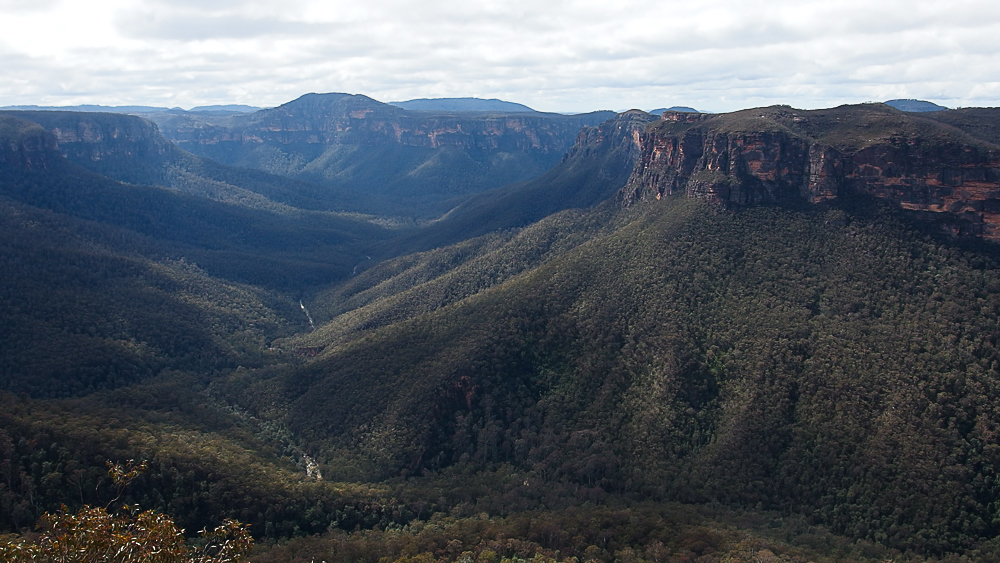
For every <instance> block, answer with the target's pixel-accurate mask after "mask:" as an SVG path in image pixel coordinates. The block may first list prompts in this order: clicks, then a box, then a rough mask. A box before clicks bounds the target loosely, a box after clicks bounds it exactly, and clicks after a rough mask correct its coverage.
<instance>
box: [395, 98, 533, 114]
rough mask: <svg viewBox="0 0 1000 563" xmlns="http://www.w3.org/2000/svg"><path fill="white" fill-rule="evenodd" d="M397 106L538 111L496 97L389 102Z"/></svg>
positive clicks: (490, 110)
mask: <svg viewBox="0 0 1000 563" xmlns="http://www.w3.org/2000/svg"><path fill="white" fill-rule="evenodd" d="M389 105H393V106H396V107H399V108H403V109H408V110H413V111H479V112H484V111H488V112H503V113H538V112H537V111H535V110H533V109H531V108H529V107H528V106H526V105H524V104H516V103H514V102H505V101H503V100H498V99H496V98H493V99H489V100H484V99H482V98H419V99H416V100H407V101H405V102H389Z"/></svg>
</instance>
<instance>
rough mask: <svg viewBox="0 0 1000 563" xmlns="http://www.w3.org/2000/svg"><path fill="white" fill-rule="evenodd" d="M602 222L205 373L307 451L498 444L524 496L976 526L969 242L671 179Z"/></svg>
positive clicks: (979, 333)
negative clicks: (734, 204)
mask: <svg viewBox="0 0 1000 563" xmlns="http://www.w3.org/2000/svg"><path fill="white" fill-rule="evenodd" d="M874 208H875V209H877V208H878V206H877V205H876V206H874ZM580 220H581V219H580V218H575V219H574V218H572V217H563V218H561V219H557V218H552V219H551V220H550V222H551V221H559V222H562V223H563V231H564V232H576V229H574V228H573V222H579V221H580ZM617 221H621V223H619V224H618V225H617V226H616V228H614V229H613V230H612V231H611V232H607V231H604V232H603V233H601V232H598V233H596V234H597V236H596V237H594V238H592V239H591V240H589V241H587V242H584V243H583V244H577V245H568V248H567V249H566V250H565V251H563V252H562V253H559V254H557V255H555V256H551V257H549V259H547V260H543V261H542V263H541V264H540V265H539V266H537V267H534V268H530V269H529V270H528V271H526V272H525V273H522V274H520V275H518V276H514V277H512V278H510V279H508V280H507V281H504V282H503V283H498V284H496V285H493V286H491V287H489V288H486V289H483V290H481V291H479V292H477V293H475V294H474V295H472V296H470V297H467V298H465V299H460V300H458V301H457V302H454V303H452V304H450V305H446V306H444V307H441V308H439V309H436V310H434V311H432V312H427V313H423V314H419V315H416V316H408V317H407V316H404V317H403V318H400V319H399V320H398V321H397V322H393V323H390V324H388V325H383V327H382V328H369V327H366V326H365V325H360V326H358V328H357V329H355V331H354V332H353V333H351V334H347V335H345V334H344V333H343V332H328V331H327V332H323V331H320V332H318V333H317V336H316V337H309V338H308V339H305V340H303V341H302V343H303V345H311V346H313V347H315V346H317V345H318V346H320V347H322V346H323V345H324V342H323V341H322V338H323V335H324V334H325V335H327V336H326V337H327V338H330V340H329V341H328V342H329V345H327V346H326V348H325V349H324V350H323V351H322V353H321V354H320V355H319V356H318V357H317V358H316V359H314V360H312V361H310V362H308V363H307V364H306V365H305V366H302V367H296V368H294V369H292V368H288V369H277V370H273V369H272V370H267V371H264V372H261V373H260V374H257V375H250V376H241V377H239V378H232V379H230V380H227V381H226V382H225V383H223V382H219V383H217V385H218V386H219V387H218V389H219V390H220V392H221V393H222V394H223V395H224V396H227V397H230V400H232V401H234V402H235V403H236V404H238V405H240V408H245V409H248V410H249V411H250V412H252V413H254V414H255V416H261V417H266V418H270V419H272V420H275V421H281V422H283V423H286V424H288V425H289V427H290V429H291V430H292V431H293V432H294V433H295V434H296V435H298V436H301V437H302V439H303V440H305V441H306V442H307V443H308V444H309V447H310V448H311V449H312V451H313V452H314V455H315V457H316V459H317V461H318V462H319V463H320V466H321V467H322V468H323V471H324V475H330V476H337V475H340V476H341V477H342V478H347V479H358V478H362V477H363V476H372V475H381V476H383V477H388V476H391V475H398V474H403V475H412V474H421V473H424V474H426V473H428V472H435V471H444V470H446V469H448V468H452V467H461V466H471V467H474V468H478V469H480V470H489V469H491V468H492V469H494V470H495V469H499V468H500V467H501V466H503V465H504V464H510V465H511V466H512V467H513V468H514V469H515V470H516V471H518V472H520V473H521V474H523V475H525V478H526V479H527V481H526V482H528V483H531V482H537V483H539V487H540V488H538V489H537V490H536V489H534V488H533V487H532V486H530V485H526V486H524V487H517V489H516V494H518V495H521V496H522V497H523V498H524V499H525V502H528V503H529V504H528V505H529V506H535V504H532V503H543V502H547V501H544V500H543V499H545V498H547V497H546V496H545V495H550V494H555V495H556V496H558V495H559V494H560V493H559V492H558V491H564V492H563V493H561V494H571V493H570V491H580V490H591V491H594V492H593V493H592V494H598V493H602V494H606V493H615V492H617V493H626V492H636V493H638V492H641V493H643V494H644V495H647V496H652V497H654V498H661V499H664V498H672V499H679V500H686V501H697V502H706V501H715V502H723V503H735V504H739V505H747V506H754V505H758V503H759V505H760V506H763V507H765V508H768V507H770V508H773V509H784V510H793V511H795V512H800V513H804V514H807V515H809V516H810V517H811V518H814V519H815V521H817V522H822V523H824V524H825V525H828V526H831V527H833V528H834V529H836V530H838V531H840V532H843V533H846V534H848V535H851V536H854V537H861V538H867V539H869V540H873V541H880V542H886V543H887V544H888V545H891V546H895V547H900V548H903V549H906V548H912V549H917V550H920V551H931V552H937V551H939V550H944V549H956V548H959V549H962V548H968V547H973V546H975V545H977V544H979V543H981V542H983V541H985V540H986V539H988V538H991V537H993V535H994V534H995V533H996V532H995V530H994V528H993V526H994V524H992V523H991V516H990V510H991V509H990V508H989V507H990V506H992V503H994V502H996V500H994V497H993V496H991V495H993V494H994V493H992V492H991V490H992V489H990V488H989V485H987V483H989V482H991V477H990V475H992V467H993V464H994V463H995V462H996V460H993V459H992V457H990V456H992V455H993V453H992V452H994V451H995V450H994V448H993V447H992V446H990V445H989V444H991V443H992V442H991V441H990V440H991V438H989V436H990V435H989V434H988V433H989V432H990V430H989V428H992V427H993V425H995V424H997V423H998V421H997V419H996V416H997V415H996V414H994V413H993V409H992V406H991V405H992V404H994V402H995V400H996V390H995V389H994V383H995V378H994V377H993V376H994V374H995V372H994V366H993V362H994V361H995V358H996V350H995V348H994V347H993V344H992V341H993V340H992V339H993V338H995V336H996V335H997V334H998V330H1000V329H998V327H997V326H996V319H997V316H996V314H995V313H996V312H997V308H998V307H1000V302H998V301H997V300H998V296H997V292H996V289H997V288H1000V279H997V274H996V270H995V264H994V263H993V262H992V261H988V262H983V261H982V260H983V258H981V257H977V256H974V255H963V254H962V253H958V252H956V251H954V250H952V249H949V248H947V247H943V246H939V245H938V244H937V243H934V242H932V241H930V240H922V239H921V238H920V237H919V236H917V235H915V233H912V232H911V231H908V230H907V228H906V227H904V226H902V225H901V224H900V223H899V219H897V218H894V217H893V215H892V213H890V212H888V211H880V212H874V213H873V212H867V211H862V210H858V209H853V210H851V211H850V213H847V212H844V211H841V210H831V211H820V210H817V211H815V212H801V211H788V210H781V209H777V208H767V207H757V208H751V209H749V210H745V211H741V212H739V213H731V212H723V213H719V212H717V211H713V210H712V208H711V207H710V206H708V205H706V204H704V203H700V202H698V201H697V200H684V199H678V198H676V197H674V198H669V199H668V200H666V201H661V202H657V203H653V204H646V205H643V206H642V209H637V210H635V211H632V212H630V213H629V214H628V215H627V216H626V217H622V218H619V219H618V220H617ZM567 223H568V224H567ZM984 267H986V268H987V269H983V268H984ZM468 271H469V272H470V273H471V272H472V270H468ZM427 283H428V284H429V283H432V282H427ZM463 283H466V279H463V274H462V271H458V272H457V273H456V275H453V276H450V277H449V278H448V280H447V283H445V284H444V285H445V287H444V288H442V289H443V290H444V293H445V294H447V293H448V292H449V290H452V291H454V290H456V289H458V288H460V287H461V286H462V284H463ZM418 294H419V293H418ZM411 295H413V294H412V293H411ZM385 298H386V299H391V296H389V297H385ZM983 311H989V312H987V313H983ZM337 322H339V321H337ZM331 326H333V325H331ZM323 330H324V331H326V330H327V329H326V328H324V329H323ZM289 345H291V346H294V345H295V344H289ZM386 350H391V351H392V353H391V354H385V353H384V351H386ZM944 468H947V469H944ZM942 470H943V473H941V472H940V471H942ZM542 483H545V485H544V486H542V485H541V484H542ZM848 490H850V491H853V493H852V494H851V495H850V496H843V491H848ZM956 491H963V492H962V493H959V494H956ZM871 507H880V508H878V509H876V510H873V509H872V508H871ZM881 507H884V509H885V510H883V509H882V508H881Z"/></svg>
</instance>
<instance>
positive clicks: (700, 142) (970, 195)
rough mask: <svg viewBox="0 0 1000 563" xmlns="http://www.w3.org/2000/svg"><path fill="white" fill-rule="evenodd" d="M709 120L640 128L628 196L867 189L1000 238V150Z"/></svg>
mask: <svg viewBox="0 0 1000 563" xmlns="http://www.w3.org/2000/svg"><path fill="white" fill-rule="evenodd" d="M710 119H711V118H710V117H702V118H701V119H700V121H702V122H704V123H703V124H699V123H696V126H693V127H691V128H688V129H685V130H681V131H676V130H674V131H665V130H664V129H663V128H658V127H655V126H654V127H650V128H647V129H646V130H645V131H644V132H643V133H641V134H640V135H639V136H638V141H637V143H638V152H639V158H638V160H637V162H636V165H635V168H634V170H633V173H632V176H631V177H630V178H629V181H628V183H627V184H626V186H625V188H624V189H623V191H622V194H621V197H622V199H623V200H624V202H625V203H626V204H630V203H632V202H633V201H636V200H639V199H649V198H657V199H659V198H661V197H664V196H666V195H670V194H674V193H684V194H685V195H686V196H688V197H695V198H704V199H708V200H711V201H714V202H717V203H720V204H723V205H726V206H735V207H738V206H747V205H755V204H760V203H768V202H777V201H781V200H789V199H794V198H801V199H805V200H807V201H809V202H812V203H820V202H824V201H830V200H835V199H837V198H839V197H843V195H845V194H848V193H851V192H857V193H867V194H870V195H874V196H876V197H879V198H882V199H886V200H888V201H891V202H893V203H894V204H895V205H897V206H899V207H901V208H903V209H907V210H910V211H917V212H921V213H924V214H935V215H933V216H937V217H939V218H940V217H946V218H948V219H949V220H954V226H953V227H951V228H952V230H953V232H954V234H957V235H976V236H985V237H988V238H993V239H997V240H1000V154H998V152H996V151H993V150H990V149H989V148H984V147H983V146H982V145H965V144H961V143H956V142H951V141H941V140H935V139H922V138H919V137H908V136H902V135H901V136H890V137H888V138H886V139H880V140H879V141H878V142H874V143H871V144H867V145H862V146H860V148H848V149H845V148H836V147H833V146H830V145H828V144H825V143H822V142H817V141H815V140H811V139H809V138H807V137H805V136H802V135H798V134H796V133H795V132H792V131H787V130H781V129H778V128H775V129H773V130H764V131H725V130H722V131H720V130H717V129H714V128H712V127H711V126H710ZM941 214H944V215H941ZM929 216H931V215H929Z"/></svg>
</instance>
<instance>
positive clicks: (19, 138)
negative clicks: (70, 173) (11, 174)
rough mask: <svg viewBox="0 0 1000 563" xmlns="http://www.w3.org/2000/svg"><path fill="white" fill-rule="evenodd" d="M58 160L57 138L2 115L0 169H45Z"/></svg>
mask: <svg viewBox="0 0 1000 563" xmlns="http://www.w3.org/2000/svg"><path fill="white" fill-rule="evenodd" d="M59 158H61V157H60V156H59V152H58V145H57V143H56V138H55V137H54V136H53V135H52V134H50V133H49V132H47V131H46V130H45V129H43V128H42V127H40V126H38V125H37V124H35V123H31V122H28V121H23V120H20V119H17V118H13V117H5V116H0V168H8V169H23V170H45V169H48V168H51V166H52V164H53V161H54V160H55V159H59Z"/></svg>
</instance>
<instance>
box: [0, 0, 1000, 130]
mask: <svg viewBox="0 0 1000 563" xmlns="http://www.w3.org/2000/svg"><path fill="white" fill-rule="evenodd" d="M32 6H34V8H32ZM0 24H2V25H3V26H4V29H5V30H12V32H11V33H5V36H4V37H3V38H0V56H3V57H4V61H5V62H4V64H3V65H0V105H8V104H26V103H38V104H77V103H102V104H148V105H167V106H175V105H180V106H183V107H190V106H194V105H205V104H211V103H248V104H254V105H275V104H279V103H282V102H285V101H288V100H290V99H292V98H295V97H297V96H299V95H301V94H303V93H306V92H331V91H345V92H352V93H363V94H367V95H370V96H372V97H374V98H376V99H382V100H399V99H409V98H418V97H444V96H447V97H454V96H479V97H499V98H503V99H509V100H512V101H517V102H521V103H526V104H528V105H531V106H532V107H536V108H537V109H542V110H551V111H588V110H592V109H624V108H627V107H642V108H646V109H652V108H653V107H659V106H669V105H678V104H679V105H690V106H694V107H697V108H699V109H706V110H715V111H725V110H732V109H738V108H742V107H749V106H754V105H766V104H772V103H789V104H792V105H795V106H798V107H807V108H808V107H823V106H829V105H835V104H839V103H847V102H860V101H866V100H880V99H889V98H892V97H914V98H923V99H931V100H934V101H938V102H940V103H945V104H948V105H998V104H1000V87H998V85H997V80H1000V57H998V56H997V55H998V54H1000V53H998V50H1000V47H998V45H997V43H996V41H995V39H994V38H995V37H997V36H998V35H1000V4H995V3H993V2H987V1H985V0H966V1H957V2H949V3H944V2H933V1H924V2H916V3H914V2H912V1H901V0H889V1H882V2H871V1H870V0H869V1H860V0H846V1H842V2H828V1H825V2H818V1H801V0H800V1H798V2H793V1H790V0H768V1H763V0H745V1H740V2H736V1H734V0H707V1H700V2H695V1H667V2H662V1H657V2H654V1H635V0H630V1H622V2H617V3H614V4H609V3H607V2H596V1H586V2H582V1H581V2H570V1H558V0H557V1H550V2H538V1H537V0H532V1H528V0H512V1H489V0H487V1H485V2H468V1H467V0H462V1H458V0H439V1H433V2H415V1H404V0H369V1H366V2H346V1H342V0H336V1H319V0H317V1H312V0H281V1H276V0H170V1H166V0H147V1H139V0H107V1H103V2H87V3H82V2H65V3H55V2H48V3H47V4H46V3H44V2H43V3H39V2H33V3H32V4H28V3H26V2H22V1H20V0H0Z"/></svg>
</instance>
